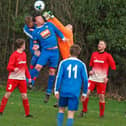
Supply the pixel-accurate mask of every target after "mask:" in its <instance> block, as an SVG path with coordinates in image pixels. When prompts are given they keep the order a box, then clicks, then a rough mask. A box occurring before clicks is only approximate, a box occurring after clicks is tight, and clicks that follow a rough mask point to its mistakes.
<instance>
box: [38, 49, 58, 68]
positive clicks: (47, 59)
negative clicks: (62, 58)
mask: <svg viewBox="0 0 126 126" xmlns="http://www.w3.org/2000/svg"><path fill="white" fill-rule="evenodd" d="M58 62H59V50H58V49H54V50H47V49H42V51H41V55H40V57H39V59H38V61H37V64H39V65H42V66H45V65H46V64H47V63H48V65H49V67H52V68H57V66H58Z"/></svg>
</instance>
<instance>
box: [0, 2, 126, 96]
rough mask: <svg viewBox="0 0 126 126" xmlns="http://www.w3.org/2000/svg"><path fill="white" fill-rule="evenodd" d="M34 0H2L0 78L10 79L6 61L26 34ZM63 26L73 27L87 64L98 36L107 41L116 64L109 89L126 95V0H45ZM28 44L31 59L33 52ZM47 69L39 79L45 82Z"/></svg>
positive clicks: (75, 37)
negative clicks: (19, 38)
mask: <svg viewBox="0 0 126 126" xmlns="http://www.w3.org/2000/svg"><path fill="white" fill-rule="evenodd" d="M34 1H35V0H6V1H5V0H0V17H1V18H0V65H1V67H0V80H1V81H2V82H3V81H5V80H6V78H7V70H6V66H7V62H8V59H9V56H10V54H11V53H12V52H13V50H14V47H13V42H14V41H15V39H16V38H18V37H24V38H26V36H25V35H24V33H23V30H22V28H23V25H24V17H25V16H26V15H31V14H32V13H33V12H34V9H33V4H34ZM45 2H46V10H51V11H52V12H53V13H54V14H55V15H56V16H57V17H58V18H59V19H60V20H61V21H62V22H63V24H64V25H66V24H68V23H71V24H73V26H74V42H75V43H77V44H79V45H80V46H81V47H82V52H81V56H80V58H81V59H82V60H83V61H84V62H85V63H86V64H87V65H88V63H89V60H90V56H91V53H92V52H93V51H95V50H96V47H97V43H98V40H99V39H103V40H105V41H106V42H107V46H108V48H107V51H108V52H110V53H111V54H112V55H113V57H114V59H115V61H116V65H117V70H116V72H112V71H110V73H111V74H110V75H111V76H110V81H109V84H108V91H109V92H110V93H111V94H112V93H113V92H114V93H117V94H120V95H123V96H126V92H125V89H126V85H125V83H126V71H125V69H126V34H125V33H126V1H125V0H45ZM26 39H27V40H28V38H26ZM28 44H29V43H27V50H26V52H27V54H28V60H30V54H29V49H28ZM47 73H48V72H47V71H45V72H43V74H42V77H41V79H39V82H43V81H44V82H45V80H47V79H45V78H47Z"/></svg>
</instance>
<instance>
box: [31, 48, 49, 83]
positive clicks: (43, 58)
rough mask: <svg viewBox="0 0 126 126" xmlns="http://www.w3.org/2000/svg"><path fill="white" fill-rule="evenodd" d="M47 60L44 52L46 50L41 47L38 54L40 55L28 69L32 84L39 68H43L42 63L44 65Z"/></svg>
mask: <svg viewBox="0 0 126 126" xmlns="http://www.w3.org/2000/svg"><path fill="white" fill-rule="evenodd" d="M47 61H48V54H47V53H46V50H44V49H43V51H42V52H41V54H40V57H39V58H38V60H37V63H36V66H35V67H34V68H33V69H32V70H31V71H30V75H31V78H32V84H34V82H35V80H36V79H37V77H38V75H39V72H40V70H41V69H42V68H43V66H44V65H46V63H47Z"/></svg>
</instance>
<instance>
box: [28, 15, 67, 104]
mask: <svg viewBox="0 0 126 126" xmlns="http://www.w3.org/2000/svg"><path fill="white" fill-rule="evenodd" d="M35 23H36V25H37V28H36V29H35V30H34V32H33V39H34V42H39V43H36V44H35V45H34V46H36V47H37V46H38V47H39V46H40V48H41V54H40V57H39V59H38V61H37V65H36V66H35V68H34V69H32V70H31V72H30V73H31V77H32V80H33V81H34V80H36V78H37V77H38V75H39V71H40V70H41V69H42V68H43V66H45V65H46V64H47V63H48V66H49V79H48V88H47V90H46V97H45V99H44V102H45V103H47V102H48V100H49V96H50V95H51V92H52V88H53V85H54V80H55V72H56V68H57V66H58V62H59V50H58V45H57V35H58V36H59V37H60V38H61V39H62V40H64V41H67V39H66V38H65V37H64V35H63V34H62V33H61V32H60V31H59V30H58V29H57V28H56V27H55V26H54V25H53V24H52V23H49V22H47V23H46V22H44V19H43V18H42V16H36V17H35Z"/></svg>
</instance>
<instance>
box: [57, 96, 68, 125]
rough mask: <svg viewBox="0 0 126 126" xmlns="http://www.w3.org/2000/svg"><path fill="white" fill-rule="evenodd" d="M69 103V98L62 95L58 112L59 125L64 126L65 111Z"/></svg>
mask: <svg viewBox="0 0 126 126" xmlns="http://www.w3.org/2000/svg"><path fill="white" fill-rule="evenodd" d="M67 105H68V98H65V97H61V96H60V98H59V111H58V114H57V126H63V120H64V111H65V107H66V106H67Z"/></svg>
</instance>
